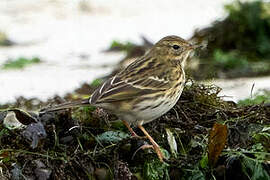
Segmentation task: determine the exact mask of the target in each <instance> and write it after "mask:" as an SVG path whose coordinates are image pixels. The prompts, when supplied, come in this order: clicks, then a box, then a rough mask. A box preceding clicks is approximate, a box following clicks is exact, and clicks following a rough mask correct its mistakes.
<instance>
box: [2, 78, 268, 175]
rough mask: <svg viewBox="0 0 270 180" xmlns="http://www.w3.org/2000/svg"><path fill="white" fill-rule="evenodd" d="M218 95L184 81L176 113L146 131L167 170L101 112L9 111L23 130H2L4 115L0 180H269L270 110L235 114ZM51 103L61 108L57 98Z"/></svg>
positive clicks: (256, 108) (239, 108)
mask: <svg viewBox="0 0 270 180" xmlns="http://www.w3.org/2000/svg"><path fill="white" fill-rule="evenodd" d="M93 84H95V83H93ZM90 87H91V86H90ZM220 90H221V89H220V88H218V87H216V86H205V85H202V84H197V83H195V82H193V81H192V80H188V81H187V83H186V86H185V89H184V91H183V93H182V96H181V98H180V100H179V101H178V103H177V104H176V106H175V107H174V108H173V109H171V110H170V111H169V112H168V113H166V114H165V115H163V116H162V117H160V118H159V119H157V120H155V121H153V122H151V123H148V124H145V125H144V127H145V129H147V131H148V132H149V133H150V134H151V136H152V137H153V138H154V139H155V140H156V141H157V143H158V144H159V145H160V146H161V147H162V150H163V153H164V155H165V156H166V158H167V160H166V162H164V163H161V162H160V161H159V159H158V157H157V156H156V154H155V153H154V151H152V150H151V149H145V150H139V151H137V150H138V148H140V147H141V146H142V145H144V144H147V143H149V142H147V140H146V139H136V138H131V137H130V134H129V132H128V130H127V129H126V128H125V127H124V125H123V124H122V123H121V122H118V121H115V120H117V118H116V117H115V116H113V115H111V114H108V113H107V112H106V111H105V110H103V109H100V108H95V107H82V108H77V109H73V110H72V111H71V110H66V111H59V112H55V113H46V112H45V113H44V112H43V113H39V114H38V113H27V112H24V111H21V110H18V109H9V110H8V112H10V111H13V112H14V113H15V115H16V117H17V119H19V121H21V123H23V124H24V125H25V126H26V129H22V130H18V129H16V130H11V129H7V128H5V127H4V126H3V119H5V118H6V114H7V110H4V109H3V110H2V112H0V142H1V143H0V149H1V150H0V165H1V167H3V168H2V173H1V174H0V177H1V176H3V178H4V177H5V178H10V177H17V178H22V177H27V178H30V177H31V178H32V179H34V178H38V177H39V176H43V177H46V178H44V179H49V178H51V179H57V178H61V179H146V180H155V179H201V180H204V179H235V178H236V177H237V178H239V179H254V180H259V179H269V178H270V177H269V174H270V172H269V160H270V152H269V142H270V138H269V137H270V131H269V124H270V118H269V117H270V109H269V108H270V107H268V106H264V105H263V104H260V105H252V106H237V105H236V104H234V103H232V102H226V101H223V100H222V99H221V98H220V97H219V96H218V93H219V92H220ZM73 97H75V96H67V97H66V98H67V99H66V100H67V101H71V100H72V98H73ZM76 97H80V96H76ZM53 101H54V102H58V103H61V102H62V100H61V99H60V100H59V97H56V98H55V99H54V100H53ZM32 102H33V105H32V106H33V107H32V108H31V106H30V105H31V103H32ZM45 104H50V101H49V102H47V103H44V102H40V104H37V101H32V100H30V101H29V102H28V101H27V99H24V100H23V99H20V100H19V103H17V104H16V106H17V107H21V108H24V107H25V106H27V109H35V108H36V107H40V106H41V105H42V106H43V107H44V106H45ZM11 106H12V105H9V107H11ZM2 107H4V106H2ZM5 107H7V106H5ZM27 116H31V117H27ZM36 121H37V122H36ZM37 123H39V125H38V126H37V125H36V126H34V125H35V124H37ZM30 127H31V128H30ZM33 127H36V128H35V129H33ZM27 130H28V131H27ZM41 130H42V131H41ZM44 130H45V132H44ZM134 130H135V131H136V133H137V134H138V135H143V134H142V133H141V132H140V131H138V129H136V128H135V129H134ZM22 131H23V132H22ZM25 131H26V132H25ZM40 131H41V133H39V132H40ZM29 132H31V133H29ZM36 134H43V136H42V137H40V136H36ZM26 135H27V136H26ZM29 136H30V138H29ZM32 136H33V137H35V138H31V137H32ZM14 137H15V138H14ZM33 144H34V145H35V146H33ZM36 145H37V146H36ZM33 147H35V148H34V149H33ZM40 164H42V166H40ZM1 178H2V177H1Z"/></svg>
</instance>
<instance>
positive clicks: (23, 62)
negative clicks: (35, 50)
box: [2, 57, 41, 69]
mask: <svg viewBox="0 0 270 180" xmlns="http://www.w3.org/2000/svg"><path fill="white" fill-rule="evenodd" d="M38 63H41V60H40V59H39V58H37V57H33V58H30V59H29V58H25V57H20V58H17V59H9V60H7V61H6V62H5V63H4V64H3V65H2V69H23V68H25V67H26V66H29V65H32V64H38Z"/></svg>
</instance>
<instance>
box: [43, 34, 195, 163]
mask: <svg viewBox="0 0 270 180" xmlns="http://www.w3.org/2000/svg"><path fill="white" fill-rule="evenodd" d="M195 48H196V47H195V45H192V44H191V43H189V42H188V41H186V40H185V39H183V38H181V37H179V36H175V35H171V36H166V37H164V38H162V39H161V40H159V41H158V42H157V43H156V44H154V46H153V47H152V48H151V49H150V50H149V51H148V52H146V53H145V55H143V56H141V57H138V58H137V59H136V60H135V61H134V62H132V63H131V64H130V65H128V66H127V67H126V68H124V69H123V70H121V71H120V72H119V73H117V74H116V75H115V76H113V77H111V78H109V79H107V80H106V81H105V82H104V83H103V84H102V85H101V86H99V87H98V88H97V89H96V90H95V91H94V92H93V93H92V95H91V96H90V98H88V99H84V100H80V101H77V102H69V103H64V104H60V105H58V106H55V107H52V108H49V109H48V110H47V112H48V111H57V110H61V109H68V108H72V107H76V106H88V105H93V106H96V107H99V108H103V109H105V110H107V111H108V112H111V113H113V114H115V115H116V116H118V118H119V119H120V120H122V122H123V123H124V124H125V126H126V127H127V128H128V130H129V131H130V133H131V134H132V136H138V135H137V134H136V133H135V132H134V131H133V129H132V128H131V126H135V127H138V128H139V129H140V130H141V131H142V132H143V133H144V135H145V136H146V138H147V139H148V140H149V141H150V142H151V147H152V148H153V149H154V151H155V152H156V154H157V156H158V158H159V159H160V161H161V162H163V161H164V159H165V157H164V155H163V153H162V152H161V149H160V146H159V145H158V144H157V143H156V142H155V140H154V139H153V138H152V137H151V136H150V134H149V133H148V132H147V131H146V130H145V128H144V127H143V125H144V124H146V123H150V122H151V121H154V120H155V119H157V118H159V117H160V116H162V115H163V114H165V113H166V112H168V111H169V110H170V109H171V108H173V106H174V105H175V104H176V103H177V101H178V99H179V98H180V96H181V93H182V91H183V88H184V85H185V71H184V67H185V64H186V61H187V59H188V58H189V57H190V56H191V55H192V54H193V52H194V50H195Z"/></svg>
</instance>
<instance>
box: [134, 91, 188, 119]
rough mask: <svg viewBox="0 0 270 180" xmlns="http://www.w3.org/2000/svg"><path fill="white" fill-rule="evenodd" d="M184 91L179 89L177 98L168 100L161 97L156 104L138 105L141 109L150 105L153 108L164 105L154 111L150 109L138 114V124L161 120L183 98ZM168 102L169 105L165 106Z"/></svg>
mask: <svg viewBox="0 0 270 180" xmlns="http://www.w3.org/2000/svg"><path fill="white" fill-rule="evenodd" d="M182 90H183V87H182V88H180V89H179V91H178V96H177V98H172V99H167V98H165V97H160V98H158V99H156V101H154V102H148V101H142V102H141V103H140V104H138V106H139V107H147V106H149V104H151V106H156V105H158V104H160V102H163V103H162V104H160V105H159V106H158V107H156V108H154V109H151V108H148V109H146V110H143V111H140V112H138V113H137V115H138V123H139V124H145V123H148V122H151V121H152V120H154V119H156V118H159V117H160V116H162V115H163V114H165V113H166V112H168V111H169V110H170V109H171V108H172V107H173V106H174V105H175V104H176V103H177V101H178V99H179V98H180V96H181V93H182ZM167 101H168V102H169V103H168V104H165V103H166V102H167Z"/></svg>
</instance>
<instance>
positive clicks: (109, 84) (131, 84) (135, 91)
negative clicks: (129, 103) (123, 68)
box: [89, 75, 169, 104]
mask: <svg viewBox="0 0 270 180" xmlns="http://www.w3.org/2000/svg"><path fill="white" fill-rule="evenodd" d="M168 87H169V86H168V82H163V81H157V80H155V79H154V78H149V77H146V78H143V79H139V80H134V81H132V79H128V81H123V80H122V79H121V78H120V77H119V76H117V75H116V76H114V77H112V78H110V79H108V80H107V81H106V82H104V83H103V84H102V86H100V87H99V88H98V89H96V90H95V92H94V93H93V94H92V96H91V98H90V100H89V102H90V104H100V103H109V102H116V101H123V100H129V99H134V98H136V97H138V96H142V95H146V94H152V93H155V92H159V91H164V90H166V89H167V88H168Z"/></svg>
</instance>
